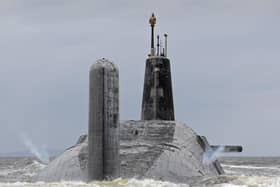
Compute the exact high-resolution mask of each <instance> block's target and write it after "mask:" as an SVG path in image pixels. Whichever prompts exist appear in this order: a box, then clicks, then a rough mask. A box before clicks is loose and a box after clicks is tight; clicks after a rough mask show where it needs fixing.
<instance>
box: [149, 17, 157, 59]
mask: <svg viewBox="0 0 280 187" xmlns="http://www.w3.org/2000/svg"><path fill="white" fill-rule="evenodd" d="M149 23H150V25H151V56H154V55H155V45H154V27H155V24H156V17H155V15H154V13H153V14H152V16H151V17H150V20H149Z"/></svg>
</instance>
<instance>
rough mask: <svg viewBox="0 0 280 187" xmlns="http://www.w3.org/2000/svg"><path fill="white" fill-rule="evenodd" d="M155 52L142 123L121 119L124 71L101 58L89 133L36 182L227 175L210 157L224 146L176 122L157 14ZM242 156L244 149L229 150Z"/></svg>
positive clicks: (94, 74)
mask: <svg viewBox="0 0 280 187" xmlns="http://www.w3.org/2000/svg"><path fill="white" fill-rule="evenodd" d="M149 23H150V25H151V49H150V54H149V55H148V58H147V60H146V69H145V80H144V89H143V98H142V114H141V120H126V121H123V120H121V121H120V120H119V70H118V68H117V67H116V65H115V64H113V63H112V62H110V61H109V60H107V59H104V58H103V59H100V60H98V61H97V62H96V63H95V64H93V65H92V66H91V67H90V72H89V123H88V135H82V136H80V138H79V140H78V142H77V143H76V145H74V146H72V147H70V148H68V149H67V150H65V151H64V152H63V153H62V154H61V155H59V156H58V157H56V158H55V159H54V160H52V161H51V162H50V163H49V164H48V165H47V166H46V167H45V168H44V169H43V170H42V171H41V172H40V173H39V174H38V175H37V176H36V177H35V179H34V180H36V181H45V182H57V181H85V182H90V181H94V180H113V179H116V178H120V177H121V178H139V179H141V178H152V179H156V180H163V181H170V182H176V183H184V182H188V183H189V182H190V181H192V180H194V179H196V178H199V177H205V176H206V177H208V176H209V177H211V176H217V175H220V174H223V173H224V171H223V169H222V167H221V165H220V163H219V161H218V160H217V159H216V158H214V159H210V161H208V162H205V155H206V153H207V155H209V154H210V157H211V154H212V153H214V152H215V151H217V150H219V149H220V148H221V146H218V145H210V144H209V143H208V141H207V139H206V137H204V136H199V135H197V134H196V133H195V132H194V131H193V130H192V129H191V128H190V127H188V126H187V125H186V124H184V123H180V122H176V121H175V112H174V104H173V94H172V81H171V70H170V60H169V59H168V57H167V34H164V38H165V44H164V46H162V45H161V44H160V43H159V36H157V45H156V47H155V45H154V27H155V24H156V18H155V16H154V14H152V16H151V18H150V20H149ZM221 151H223V152H241V151H242V147H241V146H223V147H222V150H221Z"/></svg>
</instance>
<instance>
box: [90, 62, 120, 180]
mask: <svg viewBox="0 0 280 187" xmlns="http://www.w3.org/2000/svg"><path fill="white" fill-rule="evenodd" d="M89 79H90V80H89V87H90V90H89V126H88V146H89V155H88V156H89V158H88V181H93V180H104V179H114V178H117V177H119V173H120V164H119V85H118V84H119V83H118V80H119V75H118V69H117V68H116V66H115V65H114V64H113V63H112V62H110V61H108V60H106V59H101V60H98V61H97V63H95V64H93V65H92V66H91V68H90V73H89Z"/></svg>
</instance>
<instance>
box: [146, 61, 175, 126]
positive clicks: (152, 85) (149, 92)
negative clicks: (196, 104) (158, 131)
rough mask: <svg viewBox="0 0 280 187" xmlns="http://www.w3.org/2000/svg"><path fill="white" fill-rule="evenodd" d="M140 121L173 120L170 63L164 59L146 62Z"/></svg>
mask: <svg viewBox="0 0 280 187" xmlns="http://www.w3.org/2000/svg"><path fill="white" fill-rule="evenodd" d="M141 119H142V120H169V121H173V120H175V116H174V104H173V94H172V80H171V71H170V62H169V59H168V58H165V57H160V56H156V57H150V58H148V59H147V60H146V70H145V81H144V90H143V98H142V114H141Z"/></svg>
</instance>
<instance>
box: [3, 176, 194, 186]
mask: <svg viewBox="0 0 280 187" xmlns="http://www.w3.org/2000/svg"><path fill="white" fill-rule="evenodd" d="M0 186H1V187H22V186H28V187H62V186H63V187H190V186H189V185H188V184H175V183H170V182H164V181H156V180H153V179H144V180H137V179H121V178H120V179H116V180H113V181H96V182H92V183H84V182H79V181H76V182H66V181H65V182H58V183H45V182H36V183H27V182H15V183H0Z"/></svg>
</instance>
